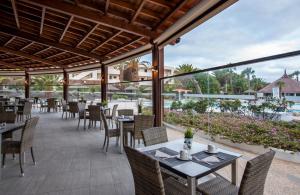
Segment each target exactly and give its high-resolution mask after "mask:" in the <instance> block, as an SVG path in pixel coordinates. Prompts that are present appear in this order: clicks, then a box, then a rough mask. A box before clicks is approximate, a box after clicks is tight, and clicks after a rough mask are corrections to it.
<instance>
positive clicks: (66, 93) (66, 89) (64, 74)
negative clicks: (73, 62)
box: [63, 70, 69, 102]
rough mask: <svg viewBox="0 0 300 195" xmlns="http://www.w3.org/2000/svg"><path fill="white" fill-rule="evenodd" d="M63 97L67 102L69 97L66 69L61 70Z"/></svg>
mask: <svg viewBox="0 0 300 195" xmlns="http://www.w3.org/2000/svg"><path fill="white" fill-rule="evenodd" d="M63 76H64V78H63V97H64V100H66V101H67V102H68V99H69V74H68V73H67V71H66V70H64V72H63Z"/></svg>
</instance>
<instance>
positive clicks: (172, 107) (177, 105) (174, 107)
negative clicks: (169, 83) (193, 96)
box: [171, 101, 182, 110]
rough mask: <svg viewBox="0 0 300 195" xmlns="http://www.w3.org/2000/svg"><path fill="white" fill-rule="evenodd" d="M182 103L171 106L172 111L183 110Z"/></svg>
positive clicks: (175, 102) (174, 102) (176, 102)
mask: <svg viewBox="0 0 300 195" xmlns="http://www.w3.org/2000/svg"><path fill="white" fill-rule="evenodd" d="M181 106H182V103H181V101H173V102H172V104H171V110H178V109H181Z"/></svg>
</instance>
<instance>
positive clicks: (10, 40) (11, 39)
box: [3, 36, 15, 46]
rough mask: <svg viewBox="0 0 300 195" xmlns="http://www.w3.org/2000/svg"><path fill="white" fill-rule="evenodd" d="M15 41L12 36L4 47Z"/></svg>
mask: <svg viewBox="0 0 300 195" xmlns="http://www.w3.org/2000/svg"><path fill="white" fill-rule="evenodd" d="M14 39H15V37H14V36H12V37H11V38H10V39H9V40H8V41H7V42H6V43H5V44H4V45H3V46H6V45H8V44H9V43H11V42H12V41H13V40H14Z"/></svg>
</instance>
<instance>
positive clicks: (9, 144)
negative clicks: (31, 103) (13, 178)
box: [1, 117, 39, 176]
mask: <svg viewBox="0 0 300 195" xmlns="http://www.w3.org/2000/svg"><path fill="white" fill-rule="evenodd" d="M38 120H39V117H33V118H31V119H27V120H26V122H25V126H24V127H23V130H22V136H21V140H20V141H11V140H5V141H3V142H2V148H1V153H2V167H4V166H5V156H6V154H19V163H20V169H21V176H24V171H23V165H22V164H23V162H22V155H24V153H25V151H26V150H28V149H30V151H31V157H32V160H33V163H34V164H36V163H35V158H34V154H33V138H34V131H35V127H36V125H37V123H38Z"/></svg>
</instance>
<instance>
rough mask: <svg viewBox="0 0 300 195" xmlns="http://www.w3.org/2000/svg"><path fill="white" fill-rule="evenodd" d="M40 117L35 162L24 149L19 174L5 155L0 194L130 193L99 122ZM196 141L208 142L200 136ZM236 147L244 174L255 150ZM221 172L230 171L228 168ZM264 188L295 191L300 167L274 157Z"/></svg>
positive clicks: (126, 170)
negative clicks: (106, 147)
mask: <svg viewBox="0 0 300 195" xmlns="http://www.w3.org/2000/svg"><path fill="white" fill-rule="evenodd" d="M39 116H40V121H39V124H38V128H37V131H36V134H35V143H34V145H35V153H36V159H37V165H36V166H33V164H32V161H31V158H30V155H29V153H28V154H26V163H25V177H23V178H21V177H19V174H20V171H19V165H18V160H17V159H16V160H13V159H12V157H11V156H8V157H7V161H6V167H5V168H4V169H2V178H1V181H0V195H36V194H38V195H58V194H59V195H88V194H91V195H94V194H101V195H106V194H107V195H115V194H116V195H131V194H134V186H133V179H132V175H131V171H130V167H129V164H128V162H127V159H126V156H125V155H121V154H119V153H118V150H117V147H116V146H115V142H114V141H115V139H112V142H111V144H110V147H109V152H108V153H107V154H106V153H105V152H103V151H102V149H101V147H102V144H103V137H104V135H103V131H100V130H99V125H98V128H97V129H89V130H87V131H84V130H83V128H82V127H81V128H80V129H79V130H77V128H76V127H77V120H76V119H68V120H63V119H61V115H60V113H40V114H39ZM14 136H15V137H18V136H20V135H19V134H16V135H14ZM168 136H169V139H170V140H173V139H177V138H182V137H183V135H182V133H180V132H177V131H172V130H168ZM197 141H199V142H202V143H205V142H206V140H203V139H200V138H197ZM219 147H221V146H219ZM230 149H232V148H230ZM232 150H235V149H232ZM235 151H236V152H240V153H242V154H243V155H244V157H243V159H241V160H240V174H242V171H243V167H244V166H245V162H246V160H248V159H250V158H251V157H253V156H254V155H253V154H250V153H245V152H243V151H239V150H235ZM221 174H223V175H225V176H226V175H230V168H228V169H224V170H222V171H221ZM240 178H241V177H240ZM265 192H266V194H270V195H271V194H272V195H276V194H285V195H288V194H297V193H298V194H299V192H300V166H299V165H296V164H293V163H288V162H283V161H279V160H274V162H273V164H272V167H271V170H270V173H269V175H268V178H267V184H266V190H265Z"/></svg>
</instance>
